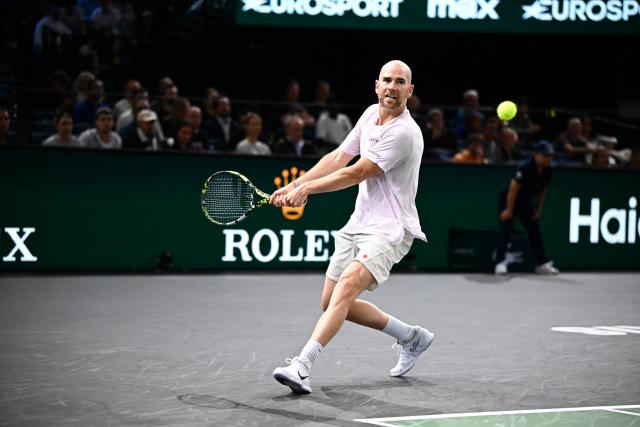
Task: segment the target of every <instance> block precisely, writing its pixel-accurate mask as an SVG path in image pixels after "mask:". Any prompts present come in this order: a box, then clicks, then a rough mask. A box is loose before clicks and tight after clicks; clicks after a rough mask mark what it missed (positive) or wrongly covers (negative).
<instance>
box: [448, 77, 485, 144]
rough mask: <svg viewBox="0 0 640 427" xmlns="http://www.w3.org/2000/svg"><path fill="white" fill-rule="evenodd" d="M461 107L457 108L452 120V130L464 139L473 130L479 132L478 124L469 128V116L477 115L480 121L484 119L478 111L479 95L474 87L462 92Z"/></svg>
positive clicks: (460, 138) (459, 137)
mask: <svg viewBox="0 0 640 427" xmlns="http://www.w3.org/2000/svg"><path fill="white" fill-rule="evenodd" d="M462 99H463V101H462V102H463V103H462V107H461V108H460V109H459V110H458V113H457V114H456V117H455V119H454V121H453V130H454V132H455V133H456V136H457V137H458V139H459V140H465V139H466V138H467V135H468V134H470V133H473V132H480V128H479V126H477V127H476V128H475V129H470V128H469V124H470V122H471V116H472V115H475V116H479V120H480V123H482V121H483V120H484V115H483V114H482V113H481V112H480V95H479V94H478V91H477V90H475V89H469V90H466V91H464V93H463V94H462Z"/></svg>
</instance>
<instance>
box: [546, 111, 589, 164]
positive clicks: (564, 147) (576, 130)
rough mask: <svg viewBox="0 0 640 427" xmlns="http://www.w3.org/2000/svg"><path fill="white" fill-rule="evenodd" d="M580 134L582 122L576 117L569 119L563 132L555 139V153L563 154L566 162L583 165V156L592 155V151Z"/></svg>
mask: <svg viewBox="0 0 640 427" xmlns="http://www.w3.org/2000/svg"><path fill="white" fill-rule="evenodd" d="M581 132H582V121H581V120H580V119H579V118H578V117H572V118H570V119H569V121H568V122H567V127H566V129H565V131H564V132H562V133H561V134H559V135H558V136H557V137H556V140H555V146H556V150H557V151H560V152H562V153H564V156H565V158H566V159H567V160H569V161H574V162H579V163H582V164H584V163H585V155H586V154H589V153H593V151H594V149H593V148H592V147H590V146H589V142H588V141H587V140H586V139H585V138H584V137H583V136H582V135H581Z"/></svg>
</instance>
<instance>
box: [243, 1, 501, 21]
mask: <svg viewBox="0 0 640 427" xmlns="http://www.w3.org/2000/svg"><path fill="white" fill-rule="evenodd" d="M403 1H404V0H242V3H243V6H242V11H243V12H248V11H251V12H256V13H264V14H267V13H272V14H275V15H284V14H287V15H309V16H316V15H325V16H343V15H344V14H345V12H349V11H351V12H352V13H353V14H354V15H356V16H358V17H360V18H366V17H374V18H377V17H381V18H397V17H398V16H399V14H400V3H402V2H403ZM478 1H483V0H478ZM493 1H497V0H493Z"/></svg>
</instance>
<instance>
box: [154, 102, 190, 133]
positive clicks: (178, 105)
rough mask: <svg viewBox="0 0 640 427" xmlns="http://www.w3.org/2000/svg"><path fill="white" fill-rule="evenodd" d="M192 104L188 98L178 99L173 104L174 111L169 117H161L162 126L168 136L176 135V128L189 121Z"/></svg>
mask: <svg viewBox="0 0 640 427" xmlns="http://www.w3.org/2000/svg"><path fill="white" fill-rule="evenodd" d="M190 110H191V102H190V101H189V100H188V99H187V98H183V97H178V98H176V100H175V102H174V103H173V109H172V110H171V114H170V115H169V116H168V117H164V118H162V117H160V126H161V127H162V130H163V131H164V132H166V133H167V135H175V134H176V131H177V129H176V127H177V126H178V125H182V124H183V122H185V121H188V120H189V114H190V113H189V112H190Z"/></svg>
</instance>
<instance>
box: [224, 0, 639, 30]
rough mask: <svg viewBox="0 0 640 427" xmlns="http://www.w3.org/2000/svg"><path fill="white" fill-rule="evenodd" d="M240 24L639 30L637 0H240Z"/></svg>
mask: <svg viewBox="0 0 640 427" xmlns="http://www.w3.org/2000/svg"><path fill="white" fill-rule="evenodd" d="M236 22H237V23H238V24H241V25H264V26H277V27H291V26H293V27H321V28H350V29H379V30H414V31H450V32H451V31H453V32H492V33H564V34H640V4H639V3H638V0H509V1H507V0H239V1H237V2H236Z"/></svg>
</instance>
